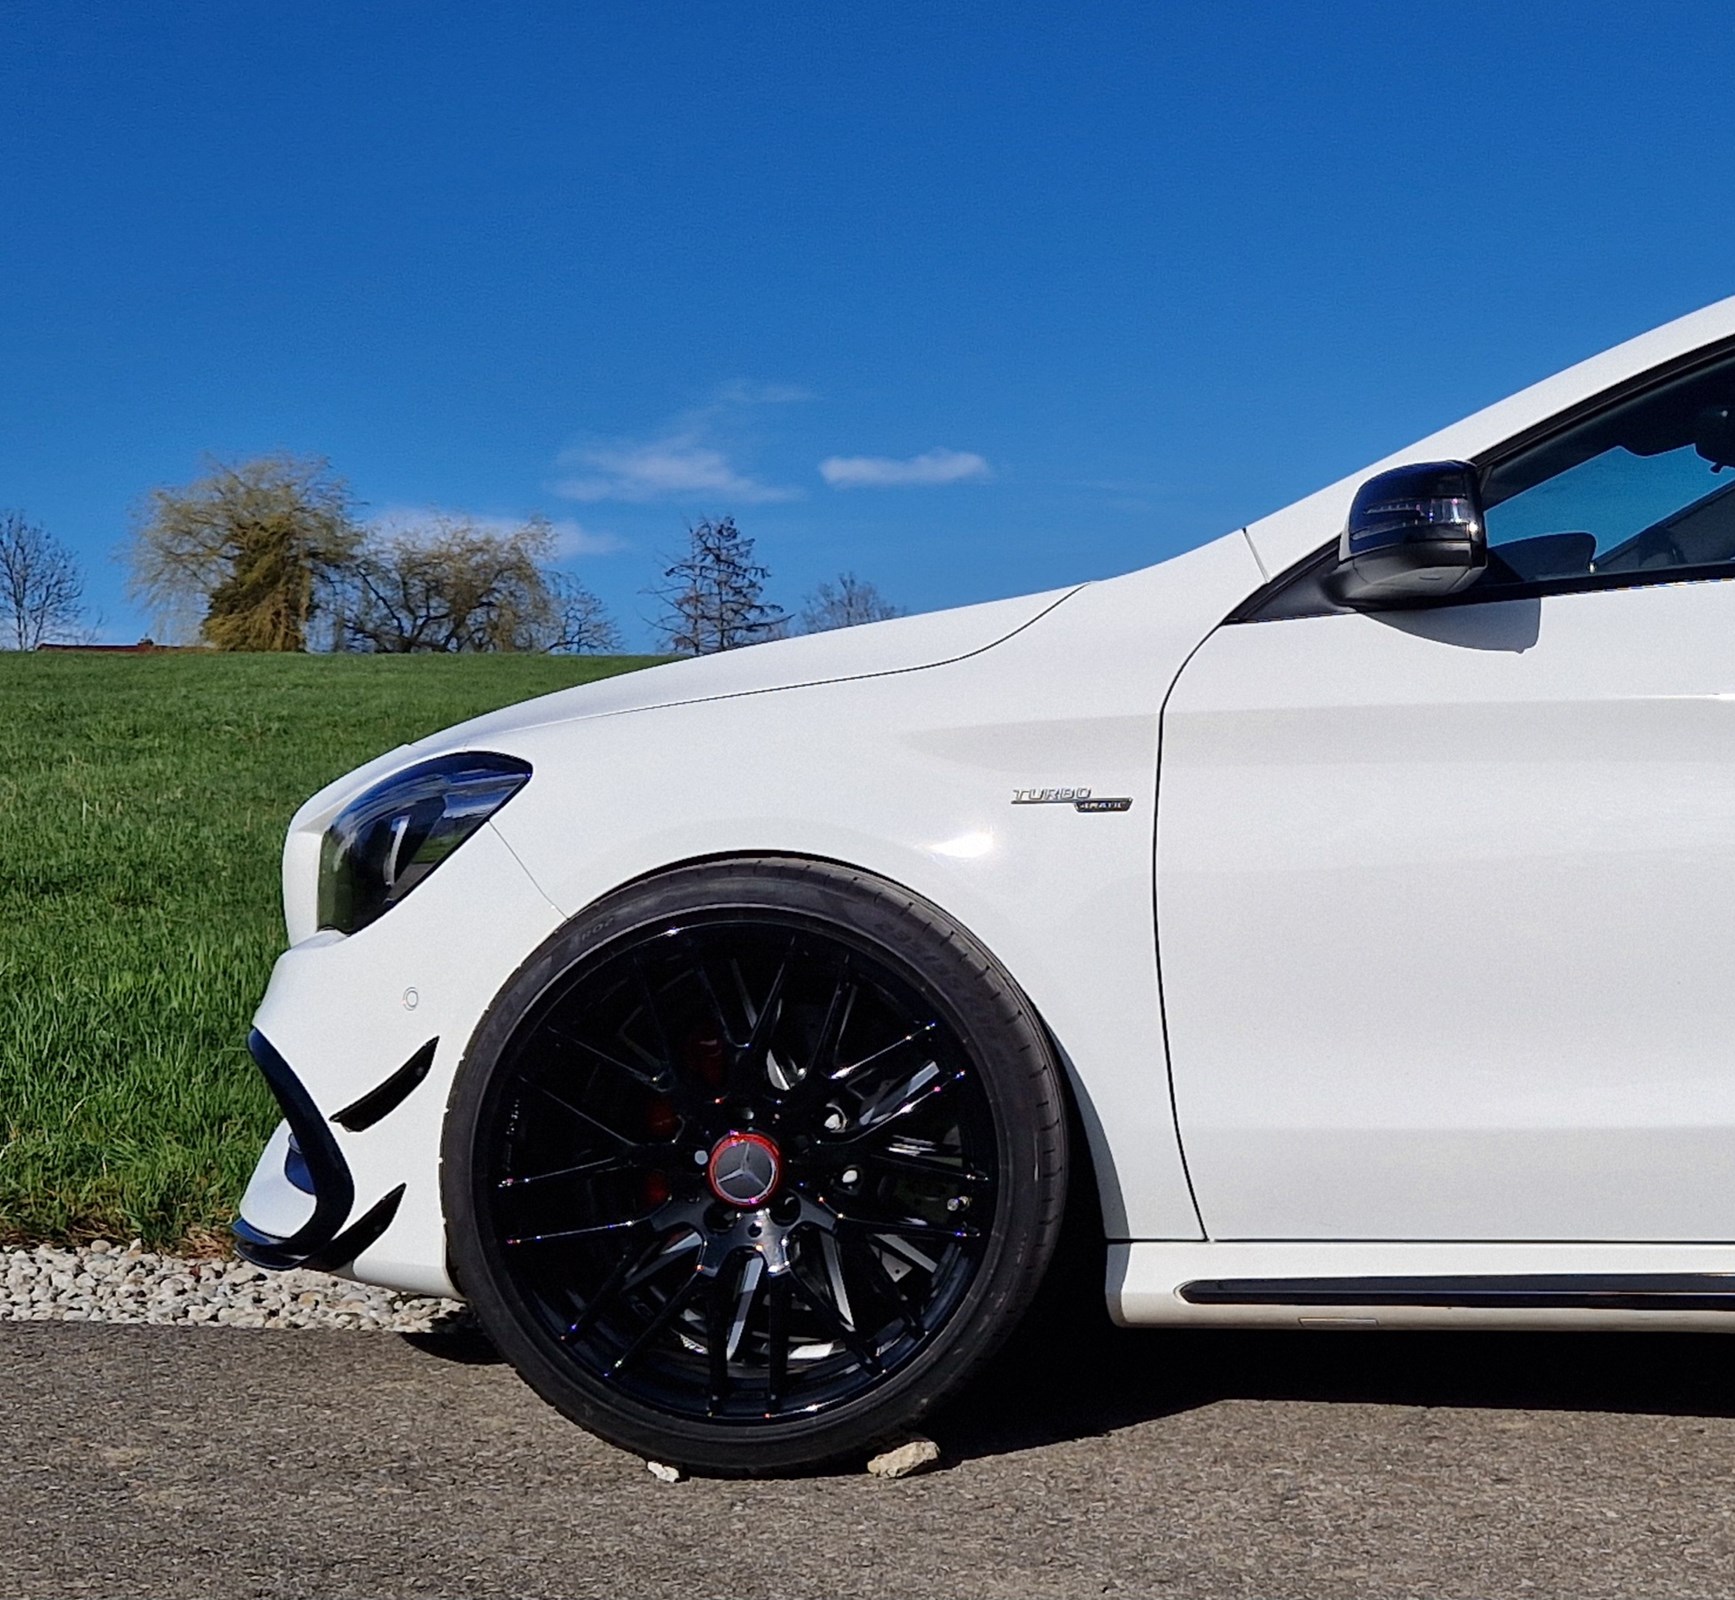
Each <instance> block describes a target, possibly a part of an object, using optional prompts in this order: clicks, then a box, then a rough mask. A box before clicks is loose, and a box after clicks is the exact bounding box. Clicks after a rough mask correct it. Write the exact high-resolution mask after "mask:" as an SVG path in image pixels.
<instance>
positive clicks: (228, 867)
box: [0, 654, 656, 1244]
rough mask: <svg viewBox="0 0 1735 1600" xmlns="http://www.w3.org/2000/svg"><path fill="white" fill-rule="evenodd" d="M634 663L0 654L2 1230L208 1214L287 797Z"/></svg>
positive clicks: (262, 1121)
mask: <svg viewBox="0 0 1735 1600" xmlns="http://www.w3.org/2000/svg"><path fill="white" fill-rule="evenodd" d="M655 659H656V658H654V657H646V656H625V657H603V658H591V659H587V658H582V657H558V656H467V657H465V656H453V657H444V656H442V657H430V656H418V657H401V656H399V657H379V656H375V657H365V656H364V657H357V656H238V655H226V656H205V655H192V654H187V655H167V654H165V655H159V656H83V655H12V654H0V1242H20V1241H25V1240H36V1239H84V1238H94V1237H98V1236H102V1237H107V1238H111V1239H114V1238H118V1239H127V1238H131V1237H133V1236H134V1235H141V1236H143V1237H144V1238H145V1239H146V1240H147V1241H150V1242H153V1243H158V1244H169V1243H174V1242H179V1241H184V1240H187V1239H194V1240H197V1239H198V1238H199V1237H200V1235H202V1234H206V1235H208V1234H210V1233H212V1232H214V1231H216V1230H221V1229H224V1228H226V1226H227V1223H228V1221H229V1218H230V1216H231V1215H232V1213H233V1210H234V1206H235V1203H236V1201H237V1200H238V1199H239V1197H240V1194H241V1190H242V1187H243V1186H244V1185H245V1183H246V1179H247V1175H248V1173H249V1172H250V1171H251V1169H252V1165H253V1162H254V1160H255V1159H256V1157H257V1155H258V1151H259V1146H260V1142H261V1141H262V1140H263V1139H264V1137H265V1136H266V1134H267V1133H268V1132H269V1131H270V1129H271V1126H272V1124H273V1123H274V1122H275V1121H276V1111H275V1109H274V1108H273V1107H272V1104H271V1101H270V1097H269V1096H268V1095H267V1094H266V1092H265V1090H264V1088H263V1086H262V1085H261V1083H260V1082H259V1081H258V1076H257V1074H256V1073H255V1071H254V1069H253V1067H252V1064H251V1062H250V1061H249V1059H248V1057H247V1052H246V1048H245V1042H244V1041H245V1038H246V1032H247V1023H248V1018H249V1016H250V1015H251V1013H252V1010H253V1007H254V1006H255V1005H256V1004H257V1002H258V999H259V996H260V995H261V994H262V993H263V991H264V986H265V980H266V977H267V975H268V974H269V972H270V969H271V963H272V961H273V959H274V958H275V957H276V955H277V952H278V951H279V950H280V949H281V947H282V944H283V927H282V922H281V918H280V913H279V906H278V876H277V874H278V852H279V850H280V848H281V845H282V840H283V830H284V827H285V825H286V824H287V823H288V821H289V818H290V815H291V813H292V812H293V811H294V810H295V808H296V806H297V805H299V804H300V803H301V801H302V800H304V799H305V798H306V797H307V796H308V795H310V794H312V793H313V791H314V790H316V789H318V788H320V787H321V786H322V785H324V784H325V783H326V782H328V781H329V780H330V779H332V778H334V777H337V776H338V775H339V774H341V773H343V772H345V771H347V770H349V769H350V768H351V767H354V766H357V765H359V764H360V763H361V762H363V761H365V760H367V759H368V758H370V757H372V756H375V755H378V754H379V753H380V752H382V751H384V750H387V749H390V748H391V747H393V746H394V745H398V744H402V743H403V742H404V741H405V740H407V739H415V738H419V737H421V736H422V735H423V734H426V733H431V732H433V731H434V730H435V729H437V728H441V727H444V726H446V725H447V724H449V723H452V722H457V721H459V720H461V719H463V718H465V717H470V716H475V715H477V714H478V713H480V712H483V711H489V710H492V709H494V708H495V707H497V706H503V705H509V704H511V703H512V702H514V701H518V700H525V699H528V698H530V697H531V696H532V695H538V694H545V693H547V692H549V691H551V690H554V689H562V688H566V687H567V686H569V685H571V684H575V683H583V682H587V681H589V680H591V679H594V678H599V677H606V676H608V675H610V674H612V673H615V672H622V671H626V670H629V669H631V668H634V667H640V666H647V665H650V664H651V663H652V662H653V661H654V660H655Z"/></svg>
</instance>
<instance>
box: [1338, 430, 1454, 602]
mask: <svg viewBox="0 0 1735 1600" xmlns="http://www.w3.org/2000/svg"><path fill="white" fill-rule="evenodd" d="M1487 566H1488V531H1487V529H1486V528H1485V527H1484V526H1483V522H1482V494H1481V490H1480V489H1479V488H1478V486H1477V482H1476V469H1475V468H1474V467H1472V466H1470V465H1469V464H1468V463H1467V462H1463V461H1433V462H1429V463H1428V464H1426V465H1424V466H1416V467H1398V468H1397V469H1396V470H1395V471H1392V472H1382V473H1380V474H1379V475H1378V476H1377V477H1373V478H1369V479H1368V481H1367V482H1366V483H1364V484H1363V485H1362V486H1361V488H1360V489H1358V490H1357V491H1356V497H1355V501H1354V503H1353V504H1352V505H1351V506H1350V508H1349V523H1348V525H1347V526H1346V527H1345V528H1344V530H1343V538H1342V540H1341V541H1340V542H1339V544H1338V555H1337V565H1336V566H1335V567H1334V568H1333V569H1332V572H1331V576H1330V580H1329V587H1330V588H1331V591H1332V593H1333V594H1335V595H1336V596H1337V598H1338V599H1339V600H1341V601H1342V602H1343V603H1344V604H1345V605H1350V606H1356V607H1366V608H1369V609H1371V608H1374V607H1377V606H1387V605H1393V606H1402V605H1417V604H1420V603H1422V602H1424V601H1428V600H1440V599H1444V598H1445V597H1446V596H1447V595H1451V594H1456V593H1457V592H1458V591H1459V590H1460V589H1467V588H1468V587H1469V586H1470V585H1471V584H1473V583H1474V582H1475V581H1476V580H1477V579H1478V578H1480V577H1481V576H1482V574H1483V572H1484V571H1486V570H1487Z"/></svg>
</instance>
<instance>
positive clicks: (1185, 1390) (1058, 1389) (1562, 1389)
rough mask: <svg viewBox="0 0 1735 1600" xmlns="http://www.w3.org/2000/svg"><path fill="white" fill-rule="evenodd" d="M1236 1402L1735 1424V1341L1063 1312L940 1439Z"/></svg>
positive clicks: (971, 1399) (489, 1352) (963, 1398)
mask: <svg viewBox="0 0 1735 1600" xmlns="http://www.w3.org/2000/svg"><path fill="white" fill-rule="evenodd" d="M1730 1331H1731V1332H1732V1333H1735V1319H1732V1322H1731V1329H1730ZM400 1337H402V1338H403V1340H404V1342H405V1343H406V1344H409V1345H412V1346H414V1347H415V1348H416V1349H417V1350H419V1351H421V1352H422V1353H423V1354H424V1355H427V1356H429V1357H432V1358H433V1359H435V1360H438V1361H449V1362H454V1363H457V1364H459V1365H463V1366H483V1365H494V1364H497V1363H502V1357H501V1356H500V1354H499V1353H498V1352H497V1351H496V1350H495V1348H494V1346H493V1344H492V1343H490V1341H489V1340H488V1338H487V1336H486V1335H485V1334H484V1333H482V1331H481V1330H480V1329H479V1328H477V1327H476V1326H475V1325H474V1324H473V1323H471V1322H469V1321H468V1320H467V1319H455V1320H454V1322H453V1323H452V1324H451V1325H450V1326H449V1327H445V1328H442V1329H440V1330H439V1331H437V1332H432V1333H409V1334H403V1335H401V1336H400ZM1224 1400H1280V1401H1298V1400H1300V1401H1317V1402H1321V1403H1326V1404H1329V1403H1332V1402H1338V1403H1344V1404H1363V1405H1395V1406H1449V1407H1470V1408H1476V1409H1482V1410H1491V1411H1593V1412H1625V1413H1631V1414H1636V1415H1653V1416H1680V1417H1735V1344H1732V1343H1731V1342H1730V1340H1729V1337H1728V1335H1726V1334H1716V1333H1703V1334H1696V1333H1648V1334H1647V1333H1419V1332H1405V1331H1388V1332H1366V1333H1360V1332H1336V1333H1330V1332H1304V1331H1301V1330H1299V1329H1298V1330H1296V1331H1295V1332H1286V1331H1281V1330H1278V1331H1271V1332H1250V1331H1242V1330H1235V1329H1218V1330H1212V1329H1198V1330H1172V1331H1171V1330H1161V1331H1157V1330H1150V1329H1139V1330H1135V1329H1125V1328H1115V1327H1113V1326H1111V1325H1110V1324H1109V1322H1108V1319H1107V1317H1106V1316H1094V1315H1092V1314H1091V1313H1090V1312H1084V1313H1080V1314H1076V1315H1061V1314H1054V1313H1050V1314H1049V1315H1047V1316H1045V1317H1042V1318H1040V1319H1039V1322H1038V1325H1037V1326H1034V1327H1030V1328H1025V1329H1021V1330H1020V1331H1019V1333H1018V1334H1017V1335H1016V1336H1015V1337H1014V1339H1013V1340H1012V1342H1011V1343H1010V1344H1009V1345H1008V1347H1007V1348H1006V1349H1005V1350H1004V1351H1002V1352H1001V1353H1000V1354H999V1355H997V1356H996V1357H995V1358H994V1359H993V1360H992V1361H990V1362H989V1364H988V1365H987V1366H986V1367H985V1368H984V1369H983V1370H982V1371H981V1372H980V1373H979V1374H978V1375H977V1376H976V1377H975V1378H973V1379H972V1380H971V1381H970V1383H969V1384H968V1385H966V1387H965V1388H964V1389H963V1390H962V1391H961V1392H960V1393H959V1394H958V1396H957V1397H956V1398H955V1399H953V1400H952V1401H950V1402H949V1403H948V1404H947V1405H945V1406H944V1407H943V1408H942V1409H941V1410H939V1411H938V1412H936V1413H935V1414H934V1415H933V1417H932V1418H931V1419H930V1426H929V1429H928V1431H930V1432H932V1433H933V1434H934V1436H935V1437H936V1438H937V1439H938V1440H939V1441H940V1442H941V1444H942V1445H943V1447H944V1449H945V1453H946V1458H947V1460H948V1461H949V1462H962V1461H968V1460H971V1459H973V1458H977V1457H982V1456H994V1455H1004V1454H1008V1453H1010V1452H1013V1451H1018V1450H1031V1449H1037V1448H1039V1447H1041V1446H1043V1445H1050V1444H1060V1443H1064V1442H1066V1441H1069V1440H1076V1439H1085V1438H1091V1437H1096V1436H1101V1435H1104V1434H1110V1433H1114V1432H1117V1431H1118V1430H1120V1429H1123V1428H1129V1427H1133V1426H1136V1425H1137V1424H1139V1423H1141V1422H1151V1421H1155V1420H1157V1419H1158V1418H1161V1417H1166V1416H1173V1415H1175V1414H1177V1413H1179V1412H1183V1411H1191V1410H1195V1409H1197V1408H1198V1407H1201V1406H1208V1405H1213V1404H1216V1403H1217V1402H1219V1401H1224Z"/></svg>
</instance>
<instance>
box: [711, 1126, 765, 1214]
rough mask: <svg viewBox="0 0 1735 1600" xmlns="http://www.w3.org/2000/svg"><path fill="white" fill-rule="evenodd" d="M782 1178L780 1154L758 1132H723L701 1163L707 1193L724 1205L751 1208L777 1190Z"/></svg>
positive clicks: (745, 1209)
mask: <svg viewBox="0 0 1735 1600" xmlns="http://www.w3.org/2000/svg"><path fill="white" fill-rule="evenodd" d="M782 1179H783V1154H782V1152H781V1151H780V1150H779V1149H778V1148H777V1146H776V1144H775V1143H773V1142H772V1141H771V1140H770V1139H767V1138H766V1137H765V1135H764V1134H762V1133H726V1134H724V1135H723V1137H722V1138H721V1139H719V1140H718V1141H717V1143H716V1145H715V1147H714V1148H713V1149H712V1151H711V1159H710V1160H709V1161H708V1162H707V1163H706V1164H705V1181H706V1182H707V1183H709V1184H710V1185H711V1193H712V1194H714V1195H716V1197H717V1198H718V1199H719V1200H721V1201H722V1202H723V1204H724V1205H726V1206H739V1207H740V1208H741V1209H742V1210H743V1211H751V1210H753V1208H754V1207H756V1206H762V1205H764V1204H765V1202H766V1201H767V1200H769V1199H770V1198H771V1197H772V1195H774V1194H775V1193H776V1192H777V1185H778V1184H779V1183H780V1182H781V1181H782Z"/></svg>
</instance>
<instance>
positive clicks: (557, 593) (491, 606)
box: [342, 516, 621, 655]
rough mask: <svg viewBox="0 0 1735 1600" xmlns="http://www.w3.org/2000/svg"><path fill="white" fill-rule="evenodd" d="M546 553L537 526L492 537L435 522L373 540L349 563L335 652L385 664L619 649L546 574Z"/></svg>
mask: <svg viewBox="0 0 1735 1600" xmlns="http://www.w3.org/2000/svg"><path fill="white" fill-rule="evenodd" d="M553 552H554V530H553V528H552V526H551V525H550V524H549V522H548V519H547V518H546V517H531V518H530V519H529V520H528V521H526V522H525V523H524V524H523V525H522V526H520V527H518V528H514V529H509V530H505V531H502V530H501V529H499V528H497V527H490V526H487V525H484V524H481V523H478V522H476V521H475V520H473V519H471V518H467V517H450V516H437V517H433V518H431V519H429V520H428V521H427V522H425V523H422V524H419V525H412V526H398V527H395V528H392V529H391V530H389V531H381V532H376V533H374V534H372V535H371V536H370V537H368V538H367V539H366V540H365V541H364V542H363V543H362V544H361V546H360V547H359V548H358V549H357V551H356V552H355V554H354V556H353V558H352V560H351V562H350V566H349V569H348V575H347V581H346V583H345V586H344V594H343V600H342V604H343V628H342V643H343V645H344V647H346V648H349V649H354V650H363V651H371V652H377V653H382V654H392V655H405V654H420V653H436V654H452V653H458V652H474V651H504V650H543V651H554V650H558V651H568V652H594V651H603V650H619V649H620V645H621V640H620V630H619V629H618V628H616V627H615V625H614V622H613V621H612V620H611V619H610V617H609V615H608V612H607V611H606V609H605V608H604V607H603V604H602V602H601V601H600V600H599V599H598V598H597V597H596V596H595V595H594V594H593V593H592V592H591V591H590V590H589V589H588V588H586V587H585V585H584V584H583V583H581V582H580V581H579V580H578V579H577V578H575V577H573V576H571V575H570V574H569V573H564V572H557V571H555V570H553V569H552V568H550V567H548V566H547V565H546V563H547V562H548V561H549V560H550V558H551V557H552V555H553Z"/></svg>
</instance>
